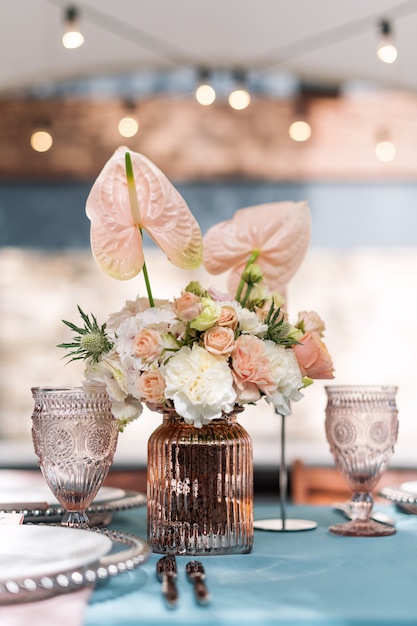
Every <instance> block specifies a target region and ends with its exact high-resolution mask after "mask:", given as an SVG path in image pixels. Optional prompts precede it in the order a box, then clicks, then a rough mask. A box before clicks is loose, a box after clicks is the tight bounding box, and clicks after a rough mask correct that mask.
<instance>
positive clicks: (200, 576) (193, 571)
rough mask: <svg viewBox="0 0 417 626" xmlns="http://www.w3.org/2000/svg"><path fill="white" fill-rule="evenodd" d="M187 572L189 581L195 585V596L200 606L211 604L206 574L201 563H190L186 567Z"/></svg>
mask: <svg viewBox="0 0 417 626" xmlns="http://www.w3.org/2000/svg"><path fill="white" fill-rule="evenodd" d="M185 571H186V573H187V577H188V580H189V581H190V582H191V583H192V584H193V587H194V595H195V599H196V601H197V602H198V604H207V603H208V602H210V599H211V598H210V593H209V591H208V589H207V586H206V583H205V578H206V572H205V570H204V567H203V564H202V563H201V561H189V562H188V563H187V565H186V566H185Z"/></svg>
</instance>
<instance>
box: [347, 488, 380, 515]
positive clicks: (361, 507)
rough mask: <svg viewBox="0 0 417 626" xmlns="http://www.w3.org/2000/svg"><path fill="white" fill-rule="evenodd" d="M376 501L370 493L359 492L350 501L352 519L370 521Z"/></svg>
mask: <svg viewBox="0 0 417 626" xmlns="http://www.w3.org/2000/svg"><path fill="white" fill-rule="evenodd" d="M373 506H374V499H373V497H372V494H370V493H368V492H358V493H355V494H353V496H352V499H351V501H350V511H351V515H352V519H354V520H362V521H366V522H367V521H369V520H370V518H371V513H372V509H373Z"/></svg>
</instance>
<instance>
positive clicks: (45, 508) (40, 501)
mask: <svg viewBox="0 0 417 626" xmlns="http://www.w3.org/2000/svg"><path fill="white" fill-rule="evenodd" d="M146 502H147V499H146V495H145V494H143V493H138V492H136V491H125V490H124V489H118V488H115V487H101V489H100V490H99V492H98V494H97V496H96V498H95V499H94V501H93V503H92V504H91V505H90V506H89V507H88V509H87V515H88V517H89V520H90V525H91V526H103V525H106V524H109V523H110V522H111V519H112V516H113V513H115V512H116V511H123V510H127V509H133V508H137V507H141V506H145V505H146ZM0 513H20V514H22V515H24V522H25V523H27V522H30V523H35V522H42V523H47V522H48V523H55V522H60V521H61V518H62V517H63V515H64V513H65V510H64V508H63V507H62V506H61V504H59V502H58V501H57V500H56V498H55V497H54V495H53V494H52V492H51V490H50V489H49V487H48V485H47V484H46V482H45V480H44V478H43V476H42V475H41V474H38V473H33V472H26V471H5V472H0Z"/></svg>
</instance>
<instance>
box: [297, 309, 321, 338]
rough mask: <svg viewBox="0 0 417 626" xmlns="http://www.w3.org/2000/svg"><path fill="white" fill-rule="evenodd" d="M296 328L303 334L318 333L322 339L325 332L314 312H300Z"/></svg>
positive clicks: (317, 315)
mask: <svg viewBox="0 0 417 626" xmlns="http://www.w3.org/2000/svg"><path fill="white" fill-rule="evenodd" d="M296 326H297V328H301V329H302V331H303V332H304V333H309V332H311V333H318V335H319V336H320V337H323V335H324V331H325V330H326V325H325V323H324V322H323V320H322V319H321V317H320V315H319V314H318V313H316V312H315V311H300V312H299V314H298V319H297V323H296Z"/></svg>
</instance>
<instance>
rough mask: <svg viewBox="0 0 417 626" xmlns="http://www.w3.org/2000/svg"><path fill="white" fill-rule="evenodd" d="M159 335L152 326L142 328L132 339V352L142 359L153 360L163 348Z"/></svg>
mask: <svg viewBox="0 0 417 626" xmlns="http://www.w3.org/2000/svg"><path fill="white" fill-rule="evenodd" d="M163 347H164V345H163V343H162V338H161V335H160V334H159V333H158V332H157V331H156V330H152V328H143V329H142V330H140V331H139V332H138V334H137V335H136V337H135V339H134V341H133V354H134V356H136V357H138V358H139V359H143V360H144V361H148V362H150V361H154V360H155V359H157V358H158V357H159V355H160V354H161V352H162V350H163Z"/></svg>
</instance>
